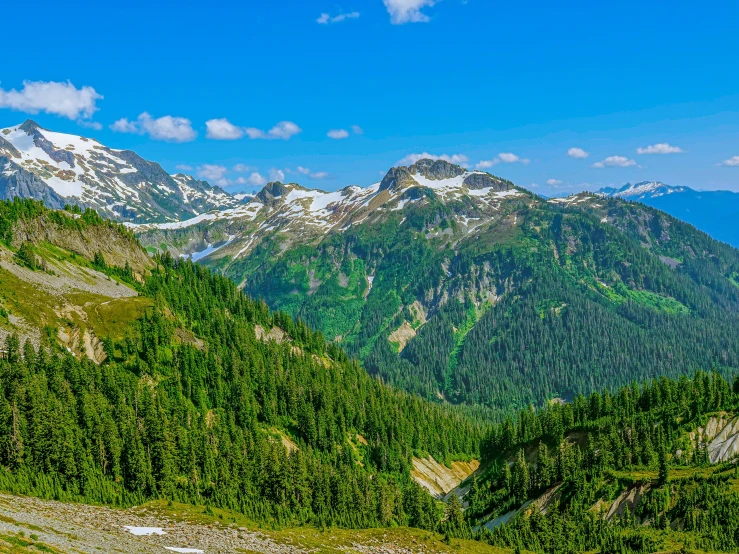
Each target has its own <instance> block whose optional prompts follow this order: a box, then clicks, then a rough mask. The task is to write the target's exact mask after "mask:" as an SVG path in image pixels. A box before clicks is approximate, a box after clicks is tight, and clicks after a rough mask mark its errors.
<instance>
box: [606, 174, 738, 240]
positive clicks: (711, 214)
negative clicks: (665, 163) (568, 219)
mask: <svg viewBox="0 0 739 554" xmlns="http://www.w3.org/2000/svg"><path fill="white" fill-rule="evenodd" d="M598 194H602V195H604V196H609V197H617V198H623V199H625V200H632V201H637V202H643V203H644V204H647V205H648V206H653V207H655V208H657V209H660V210H662V211H665V212H667V213H668V214H670V215H672V216H674V217H677V218H678V219H681V220H683V221H687V222H688V223H690V224H691V225H695V226H696V227H697V228H698V229H701V230H702V231H705V232H706V233H708V234H709V235H711V236H712V237H713V238H715V239H716V240H721V241H724V242H727V243H729V244H731V245H733V246H736V247H739V226H738V225H737V221H739V193H736V192H731V191H726V190H714V191H706V190H700V191H699V190H693V189H691V188H688V187H671V186H669V185H665V184H664V183H658V182H657V183H655V182H643V183H637V184H635V185H625V186H624V187H622V188H620V189H615V188H604V189H601V190H600V191H599V192H598Z"/></svg>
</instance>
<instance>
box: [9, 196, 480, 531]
mask: <svg viewBox="0 0 739 554" xmlns="http://www.w3.org/2000/svg"><path fill="white" fill-rule="evenodd" d="M0 214H2V217H0V221H2V225H3V226H2V236H1V237H0V238H1V239H2V250H3V259H2V263H1V266H2V268H1V269H0V326H2V327H3V328H4V329H5V332H6V334H7V336H6V339H5V341H4V345H5V346H4V348H3V352H2V356H0V444H1V446H0V488H2V489H3V490H6V491H12V492H15V493H23V494H32V495H38V496H42V497H51V498H56V499H63V500H76V501H88V502H97V503H105V504H114V505H132V504H140V503H141V502H143V501H145V500H147V499H155V498H168V499H172V500H180V501H184V502H190V503H194V504H200V505H203V504H209V505H213V506H220V507H224V508H230V509H234V510H237V511H239V512H242V513H244V514H246V515H248V516H249V517H250V518H252V519H253V520H255V521H264V522H266V521H271V522H281V523H283V524H286V523H293V524H297V523H305V522H313V523H316V524H321V525H323V524H336V525H341V526H345V527H375V526H386V525H391V524H393V525H395V524H400V525H413V526H416V527H423V528H434V527H436V526H437V525H438V523H439V521H440V518H441V515H442V513H441V512H440V510H439V508H438V507H437V505H436V503H435V501H434V500H433V498H432V497H431V496H430V495H429V494H428V493H427V492H426V490H424V489H422V488H421V487H420V486H418V485H417V484H416V483H415V482H414V481H413V480H412V479H411V477H410V471H411V467H412V459H413V457H414V456H418V457H422V458H425V457H428V456H430V455H431V456H433V457H434V458H435V459H436V460H439V461H442V462H450V461H452V460H455V459H471V458H473V457H476V458H479V452H480V446H481V442H482V439H483V438H484V436H485V435H486V434H487V429H488V427H487V426H486V425H485V424H484V423H478V422H474V421H472V420H470V419H469V418H467V417H465V416H463V415H462V414H460V413H458V411H457V410H453V409H450V408H446V407H442V406H439V405H433V404H430V403H427V402H425V401H423V400H421V399H420V398H414V397H412V396H410V395H408V394H406V393H404V392H397V391H395V390H393V389H391V388H390V387H388V386H387V385H384V384H382V383H380V382H379V381H377V380H375V379H373V378H372V377H370V376H369V375H368V374H367V373H366V372H365V371H364V369H362V368H361V367H360V366H359V364H357V363H356V362H355V361H353V360H351V359H350V358H349V357H347V356H346V354H344V353H343V351H342V350H341V349H340V348H339V347H337V346H335V345H333V344H329V343H326V341H325V340H324V338H323V336H322V335H321V334H320V333H318V332H314V331H312V330H310V329H309V328H308V327H307V326H306V325H305V324H304V323H302V322H299V321H294V320H292V319H291V318H290V317H289V316H287V315H284V314H281V313H273V312H271V311H269V310H268V308H267V307H266V305H265V304H264V303H262V302H258V301H253V300H250V299H249V298H247V297H246V296H244V294H242V293H241V292H240V291H238V289H237V288H236V285H235V284H233V282H231V281H230V280H228V279H226V278H224V277H221V276H217V275H213V274H212V273H211V272H210V271H209V270H208V269H205V268H203V267H200V266H197V265H195V264H193V263H192V262H188V261H181V260H180V261H176V260H174V259H173V258H172V257H171V256H170V255H168V254H165V255H164V256H162V257H161V258H157V259H156V260H155V261H153V262H152V261H151V260H149V259H148V258H147V257H146V255H145V254H144V252H143V250H142V249H141V248H140V246H138V243H137V242H136V240H135V239H134V238H133V237H132V235H131V233H130V232H129V231H127V230H125V229H124V228H122V227H121V226H119V225H118V224H112V223H109V222H106V221H103V220H101V219H99V218H98V217H97V216H96V215H95V214H94V212H91V211H86V212H84V213H83V214H79V213H75V212H74V211H73V212H70V213H64V212H54V211H52V210H49V209H47V208H45V207H43V206H42V205H41V204H40V203H37V202H34V201H28V200H23V201H21V200H19V199H15V200H14V201H13V202H7V201H6V202H0ZM40 220H44V221H47V222H48V221H51V222H54V223H55V224H56V225H57V226H58V228H57V231H56V233H55V234H54V236H31V235H28V234H27V233H26V232H25V231H23V230H24V229H31V228H39V227H41V226H39V225H38V222H39V221H40ZM43 228H44V229H48V227H47V226H43ZM95 237H106V239H105V240H101V241H100V242H99V243H98V242H95V241H96V240H97V239H96V238H95ZM49 240H53V241H54V242H49ZM95 244H97V247H94V246H93V245H95ZM111 244H118V245H122V244H128V245H129V248H130V249H131V259H130V262H129V261H128V260H126V261H125V262H124V263H123V266H121V265H118V264H119V263H120V262H121V261H122V260H121V258H114V257H113V256H112V255H111V254H110V253H109V252H106V248H109V245H111ZM62 245H64V246H62ZM65 246H66V247H65ZM83 247H84V248H83ZM85 248H86V249H87V250H85ZM121 254H122V251H119V252H118V255H119V256H120V255H121ZM141 260H145V261H146V263H144V264H142V265H141V266H138V267H137V268H135V267H134V266H135V265H137V263H138V261H141ZM114 261H115V263H114ZM21 270H22V271H23V273H19V272H20V271H21ZM18 274H20V275H21V276H22V278H23V281H21V279H19V278H18V276H17V275H18ZM101 275H102V278H101V277H100V276H101ZM57 278H59V279H61V278H64V279H65V281H64V284H63V286H62V285H59V286H57V287H56V288H54V285H55V283H56V281H55V279H57ZM34 279H36V280H34ZM107 279H110V280H111V281H112V283H109V284H108V285H100V284H99V283H98V281H103V280H105V281H107ZM20 282H25V283H28V284H29V286H27V287H26V288H24V289H23V290H22V291H18V290H17V289H16V287H17V286H18V284H19V283H20ZM116 283H118V284H116ZM86 286H87V287H98V286H99V287H102V288H101V289H100V290H98V289H94V290H87V291H84V290H82V289H84V287H86ZM117 288H125V289H127V290H129V291H133V292H134V294H120V295H119V296H118V297H116V298H115V299H113V298H109V297H106V296H105V294H108V295H112V293H111V292H110V290H109V289H117ZM83 293H84V294H83ZM35 295H38V297H35ZM73 302H75V303H73ZM47 304H48V305H47ZM111 304H114V306H115V309H110V305H111ZM131 304H133V305H131ZM34 307H35V308H36V309H38V310H40V311H42V312H43V313H41V314H40V315H38V318H37V319H33V317H34V314H33V313H32V311H33V309H32V308H34ZM106 309H107V310H108V311H103V310H106ZM44 310H47V311H45V312H44ZM36 325H38V326H40V328H39V329H38V333H37V334H36V335H32V334H30V333H26V335H27V336H26V338H25V340H23V341H21V340H20V339H19V338H18V336H19V333H20V334H22V332H23V331H24V330H25V331H27V330H28V329H29V328H30V327H34V326H36ZM88 331H89V332H93V331H94V333H95V336H96V337H97V339H98V340H99V343H100V352H99V355H96V356H91V355H89V352H88V350H87V348H89V345H87V344H76V345H72V346H74V348H73V347H71V346H70V345H69V343H68V342H66V340H65V338H66V337H68V336H69V335H72V334H74V333H75V332H77V333H78V334H81V333H83V332H88Z"/></svg>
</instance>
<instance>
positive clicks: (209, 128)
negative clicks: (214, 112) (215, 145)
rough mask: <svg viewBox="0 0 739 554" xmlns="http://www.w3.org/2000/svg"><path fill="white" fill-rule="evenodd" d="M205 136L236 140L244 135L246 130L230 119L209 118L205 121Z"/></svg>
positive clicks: (215, 138)
mask: <svg viewBox="0 0 739 554" xmlns="http://www.w3.org/2000/svg"><path fill="white" fill-rule="evenodd" d="M205 128H206V133H205V136H206V137H208V138H209V139H214V140H236V139H240V138H241V137H243V136H244V131H243V130H242V129H241V128H240V127H237V126H236V125H234V124H233V123H231V122H230V121H229V120H228V119H225V118H222V119H209V120H208V121H206V122H205Z"/></svg>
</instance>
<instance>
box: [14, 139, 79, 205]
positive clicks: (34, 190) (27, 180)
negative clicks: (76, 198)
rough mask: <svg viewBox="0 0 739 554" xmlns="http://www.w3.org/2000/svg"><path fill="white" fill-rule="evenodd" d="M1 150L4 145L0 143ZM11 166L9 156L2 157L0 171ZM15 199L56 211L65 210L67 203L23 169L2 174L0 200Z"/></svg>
mask: <svg viewBox="0 0 739 554" xmlns="http://www.w3.org/2000/svg"><path fill="white" fill-rule="evenodd" d="M0 140H2V139H0ZM6 144H7V142H6ZM1 148H2V143H0V149H1ZM9 166H10V159H9V158H8V157H7V156H2V155H0V169H2V168H4V167H9ZM15 197H18V198H33V199H34V200H40V201H41V202H43V203H44V204H46V205H47V206H48V207H49V208H53V209H55V210H58V209H61V208H63V207H64V204H65V203H66V202H65V200H64V198H62V197H61V196H59V195H58V194H57V193H56V192H55V191H54V189H52V188H51V187H50V186H49V185H47V184H46V183H44V182H43V181H42V180H41V179H39V178H38V177H37V176H36V175H34V174H33V173H31V172H30V171H26V170H25V169H23V168H22V167H19V168H18V169H16V170H15V172H11V173H10V174H8V173H7V172H0V200H12V199H13V198H15ZM83 207H86V206H83Z"/></svg>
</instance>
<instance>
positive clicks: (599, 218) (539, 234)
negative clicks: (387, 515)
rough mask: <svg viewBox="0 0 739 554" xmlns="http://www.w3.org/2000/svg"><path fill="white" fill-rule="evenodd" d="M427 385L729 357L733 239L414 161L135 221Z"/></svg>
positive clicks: (560, 387)
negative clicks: (375, 176) (354, 177)
mask: <svg viewBox="0 0 739 554" xmlns="http://www.w3.org/2000/svg"><path fill="white" fill-rule="evenodd" d="M135 231H136V232H137V233H138V234H139V237H140V239H141V240H142V242H143V243H144V244H145V245H147V247H149V248H151V249H152V250H157V249H160V248H162V247H166V248H168V249H169V250H170V251H171V252H173V253H174V254H180V255H188V254H189V253H192V252H194V253H195V254H194V256H193V257H194V258H195V259H198V260H199V262H200V263H203V264H205V265H208V266H210V267H213V268H215V269H217V270H218V271H221V272H222V273H224V274H225V275H227V276H229V277H230V278H231V279H233V280H234V281H235V282H236V283H238V284H239V285H240V286H241V287H242V288H243V289H244V290H246V291H248V292H249V293H250V294H252V295H254V296H256V297H261V298H264V299H265V300H266V301H267V303H268V304H269V305H270V306H271V307H273V308H274V309H279V310H284V311H286V312H288V313H290V314H292V315H293V316H299V317H301V318H302V319H304V320H305V321H306V322H308V323H309V324H310V325H313V326H315V327H317V328H318V329H321V330H322V331H323V332H324V333H325V334H326V336H327V337H328V338H329V339H330V340H333V341H336V342H338V343H339V344H341V345H342V346H344V347H345V348H346V349H347V350H348V351H349V352H350V353H352V354H354V355H357V356H359V357H360V358H361V359H362V360H363V362H364V364H365V366H366V367H367V369H369V370H370V371H371V372H373V373H376V374H378V375H381V376H382V377H383V378H384V379H386V380H387V381H389V382H391V383H393V384H395V385H397V386H401V387H403V388H405V389H407V390H410V391H413V392H416V393H419V394H421V395H423V396H424V397H426V398H434V399H436V398H444V399H447V400H450V401H455V402H467V403H474V404H485V405H489V406H491V407H494V408H499V409H506V408H508V407H510V406H515V405H519V406H521V405H527V404H529V403H531V402H533V403H536V404H539V403H541V402H543V401H544V400H546V399H547V398H551V397H556V396H563V397H565V398H568V397H571V396H573V395H575V394H578V393H580V392H588V391H591V390H593V389H600V388H602V387H605V386H609V387H612V386H617V385H620V384H625V383H628V382H631V381H632V380H633V379H637V380H641V379H644V378H647V377H649V376H653V375H657V374H666V375H671V376H676V375H678V374H681V373H692V372H693V371H694V370H695V369H697V368H701V367H704V364H705V363H706V362H707V361H708V362H709V363H712V364H714V365H715V367H717V368H718V369H721V370H729V369H731V368H737V367H739V341H738V340H737V338H736V335H735V332H734V329H735V328H736V326H737V324H738V323H739V286H738V283H739V281H737V276H739V252H737V251H736V250H734V249H732V248H730V247H727V246H724V245H722V244H720V243H717V242H715V241H713V240H711V239H710V238H709V237H707V236H706V235H705V234H703V233H701V232H699V231H697V230H695V229H694V228H693V227H691V226H689V225H687V224H684V223H682V222H680V221H678V220H676V219H674V218H672V217H670V216H668V215H666V214H664V213H661V212H658V211H656V210H653V209H651V208H648V207H646V206H641V205H638V204H630V203H626V202H623V201H621V200H619V199H607V198H603V197H598V196H594V195H587V194H581V195H576V196H573V197H570V198H566V199H555V200H551V201H546V200H544V199H542V198H540V197H538V196H536V195H534V194H532V193H530V192H528V191H525V190H524V189H520V188H516V187H514V186H513V185H512V184H511V183H509V182H506V181H503V180H501V179H498V178H496V177H493V176H491V175H489V174H486V173H483V172H469V171H466V170H464V169H462V168H460V167H457V166H454V165H452V164H448V163H446V162H442V161H437V162H432V161H430V160H422V161H420V162H418V163H417V164H414V165H413V166H410V167H400V168H393V169H392V170H391V171H390V172H388V174H387V175H386V177H385V178H384V179H383V181H382V182H381V183H378V184H375V185H372V186H371V187H368V188H365V189H361V188H358V187H353V188H349V189H344V190H342V191H338V192H335V193H322V192H320V191H309V190H306V189H303V188H301V187H299V186H298V185H294V184H289V185H286V184H281V183H271V184H269V185H267V187H265V189H264V190H263V191H262V192H260V193H259V195H257V197H256V198H255V199H254V200H252V201H251V202H250V203H248V204H246V205H245V206H243V207H240V208H238V209H236V210H232V211H231V212H222V213H218V214H216V213H213V214H207V215H204V216H200V217H199V218H195V219H193V220H190V221H185V222H182V223H176V224H169V225H150V226H143V227H137V228H136V229H135Z"/></svg>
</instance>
